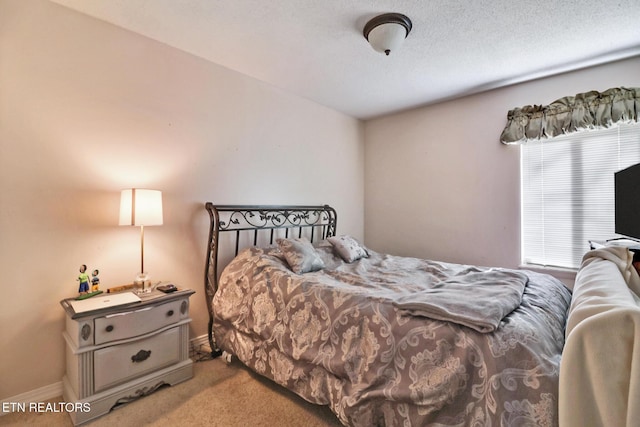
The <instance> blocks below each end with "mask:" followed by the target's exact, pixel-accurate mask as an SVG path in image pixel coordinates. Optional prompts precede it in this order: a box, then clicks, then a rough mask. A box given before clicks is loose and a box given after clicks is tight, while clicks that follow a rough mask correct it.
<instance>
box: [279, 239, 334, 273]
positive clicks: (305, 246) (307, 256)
mask: <svg viewBox="0 0 640 427" xmlns="http://www.w3.org/2000/svg"><path fill="white" fill-rule="evenodd" d="M276 242H277V243H278V246H279V247H280V250H281V251H282V253H283V254H284V257H285V259H286V260H287V264H289V268H291V270H293V272H294V273H296V274H302V273H308V272H311V271H318V270H320V269H323V268H324V262H323V261H322V258H320V255H318V253H317V252H316V249H315V248H314V247H313V245H312V244H311V242H310V241H309V240H307V239H305V238H304V237H303V238H301V239H277V240H276Z"/></svg>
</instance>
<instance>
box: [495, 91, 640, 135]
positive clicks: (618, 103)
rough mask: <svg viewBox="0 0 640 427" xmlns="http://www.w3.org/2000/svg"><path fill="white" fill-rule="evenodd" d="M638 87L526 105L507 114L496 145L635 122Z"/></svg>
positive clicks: (639, 106)
mask: <svg viewBox="0 0 640 427" xmlns="http://www.w3.org/2000/svg"><path fill="white" fill-rule="evenodd" d="M639 115H640V88H624V87H620V88H612V89H607V90H605V91H604V92H597V91H590V92H586V93H579V94H577V95H576V96H566V97H564V98H560V99H558V100H556V101H554V102H552V103H551V104H549V105H544V106H543V105H526V106H524V107H522V108H514V109H513V110H511V111H509V113H508V114H507V125H506V127H505V128H504V130H503V131H502V135H501V136H500V142H502V143H503V144H521V143H523V142H526V141H528V140H536V139H540V138H551V137H554V136H558V135H562V134H566V133H572V132H576V131H580V130H585V129H597V128H606V127H610V126H612V125H614V124H616V123H618V122H631V121H635V122H637V121H638V116H639Z"/></svg>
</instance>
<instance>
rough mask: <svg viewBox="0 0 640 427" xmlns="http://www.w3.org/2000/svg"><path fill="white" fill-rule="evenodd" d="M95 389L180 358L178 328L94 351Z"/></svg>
mask: <svg viewBox="0 0 640 427" xmlns="http://www.w3.org/2000/svg"><path fill="white" fill-rule="evenodd" d="M93 357H94V370H95V372H94V379H95V391H96V392H99V391H101V390H104V389H106V388H108V387H112V386H114V385H116V384H119V383H122V382H125V381H128V380H130V379H133V378H136V377H138V376H141V375H144V374H146V373H148V372H152V371H155V370H157V369H160V368H163V367H165V366H168V365H171V364H173V363H177V362H178V361H180V333H179V328H173V329H169V330H167V331H164V332H162V333H160V334H158V335H154V336H152V337H149V338H146V339H144V340H140V341H135V342H132V343H128V344H121V345H115V346H111V347H106V348H103V349H100V350H96V351H95V352H94V356H93Z"/></svg>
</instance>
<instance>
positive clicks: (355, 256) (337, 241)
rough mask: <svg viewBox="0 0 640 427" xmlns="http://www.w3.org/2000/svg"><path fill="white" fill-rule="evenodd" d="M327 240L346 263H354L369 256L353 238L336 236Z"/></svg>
mask: <svg viewBox="0 0 640 427" xmlns="http://www.w3.org/2000/svg"><path fill="white" fill-rule="evenodd" d="M327 240H328V241H329V243H331V244H332V245H333V248H334V249H335V251H336V252H337V253H338V255H340V257H341V258H342V259H343V260H344V261H345V262H353V261H356V260H359V259H360V258H367V257H368V256H369V253H368V252H367V250H366V249H365V248H364V247H362V245H360V243H358V241H357V240H356V239H354V238H353V237H351V236H347V235H343V236H334V237H329V238H328V239H327Z"/></svg>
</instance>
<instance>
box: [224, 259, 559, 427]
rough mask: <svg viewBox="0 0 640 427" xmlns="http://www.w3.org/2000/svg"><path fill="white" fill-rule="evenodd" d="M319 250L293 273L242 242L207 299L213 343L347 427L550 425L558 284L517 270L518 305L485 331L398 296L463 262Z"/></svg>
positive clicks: (554, 409) (554, 401) (556, 356)
mask: <svg viewBox="0 0 640 427" xmlns="http://www.w3.org/2000/svg"><path fill="white" fill-rule="evenodd" d="M318 252H319V253H320V254H321V257H322V259H323V261H324V263H325V268H324V269H322V270H320V271H317V272H313V273H305V274H300V275H299V274H294V273H293V272H292V271H291V270H290V269H289V268H288V266H287V264H286V262H285V260H284V259H283V257H282V255H281V254H280V253H279V252H278V250H277V249H275V248H271V249H258V248H249V249H245V250H244V251H242V252H241V253H240V254H239V255H238V256H237V257H236V258H235V259H234V260H233V261H232V262H231V263H230V264H229V265H228V266H227V268H226V269H225V271H224V272H223V273H222V276H221V278H220V282H219V283H220V284H219V288H218V291H217V293H216V295H215V297H214V299H213V311H214V329H213V331H214V336H215V339H216V343H217V345H218V346H219V347H220V348H221V349H223V350H226V351H228V352H230V353H232V354H234V355H236V356H237V357H238V358H239V360H240V361H242V362H243V363H244V364H246V365H247V366H249V367H250V368H251V369H253V370H255V371H256V372H258V373H259V374H262V375H264V376H266V377H268V378H271V379H273V380H274V381H275V382H277V383H279V384H281V385H283V386H285V387H287V388H288V389H290V390H292V391H294V392H295V393H297V394H298V395H300V396H302V397H303V398H305V399H306V400H308V401H310V402H313V403H317V404H321V405H329V406H330V407H331V409H332V411H333V412H334V413H335V414H336V416H337V417H338V419H339V420H340V421H341V422H342V423H343V424H344V425H347V426H367V427H368V426H378V425H380V426H423V425H438V426H469V425H477V426H521V425H538V426H554V425H557V419H558V415H557V408H558V402H557V396H558V375H559V372H558V371H559V365H560V356H561V352H562V348H563V343H564V326H565V320H566V315H567V310H568V307H569V303H570V299H571V294H570V291H569V290H568V289H567V288H566V287H565V286H564V285H563V284H562V283H561V282H559V281H558V280H556V279H554V278H553V277H551V276H548V275H544V274H539V273H536V272H532V271H525V270H518V272H519V273H524V274H525V275H526V276H527V278H528V280H527V281H526V286H525V288H524V292H523V294H522V301H521V303H520V305H519V306H518V307H517V308H516V309H515V310H513V311H512V312H510V313H509V314H508V315H507V316H506V317H504V318H503V319H502V321H501V322H500V325H499V327H498V329H497V330H495V331H493V332H488V333H482V332H479V331H476V330H474V329H472V328H469V327H466V326H462V325H460V324H457V323H452V322H447V321H442V320H435V319H430V318H426V317H424V316H413V315H411V314H408V313H407V312H406V311H403V310H401V309H399V308H398V307H397V305H396V304H395V301H397V300H398V299H403V298H404V299H406V297H407V295H409V294H411V293H419V292H420V290H421V288H423V287H424V286H425V282H426V281H428V280H427V279H425V278H426V277H429V276H436V277H445V276H450V275H455V274H457V273H460V272H461V271H463V270H465V269H469V268H470V267H471V266H466V265H457V264H450V263H442V262H434V261H428V260H420V259H416V258H408V257H396V256H391V255H385V254H379V253H376V252H373V251H370V256H369V257H368V258H363V259H360V260H358V261H356V262H353V263H351V264H347V263H345V262H343V261H342V260H341V259H340V258H339V257H337V256H335V255H334V254H333V252H332V250H331V248H330V247H320V248H318ZM478 270H483V269H482V268H478Z"/></svg>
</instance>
